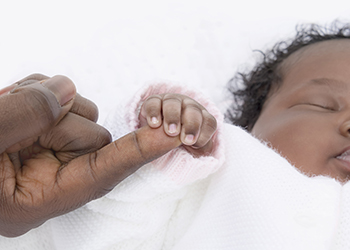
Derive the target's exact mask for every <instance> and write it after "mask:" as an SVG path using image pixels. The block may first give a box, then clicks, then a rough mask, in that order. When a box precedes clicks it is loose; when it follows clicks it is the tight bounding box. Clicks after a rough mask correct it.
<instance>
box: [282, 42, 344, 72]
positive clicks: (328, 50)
mask: <svg viewBox="0 0 350 250" xmlns="http://www.w3.org/2000/svg"><path fill="white" fill-rule="evenodd" d="M344 50H348V51H350V39H345V38H340V39H332V40H325V41H320V42H316V43H313V44H309V45H306V46H304V47H301V48H300V49H298V50H296V51H295V52H293V53H292V54H290V55H289V56H288V57H287V58H286V59H284V60H283V61H282V63H281V64H280V67H279V69H280V70H281V72H282V74H283V73H285V72H287V71H288V70H290V69H291V68H292V67H294V66H295V65H296V64H297V63H299V62H300V61H301V60H303V59H305V58H307V57H310V56H315V55H320V54H328V55H329V54H332V53H337V52H339V51H344Z"/></svg>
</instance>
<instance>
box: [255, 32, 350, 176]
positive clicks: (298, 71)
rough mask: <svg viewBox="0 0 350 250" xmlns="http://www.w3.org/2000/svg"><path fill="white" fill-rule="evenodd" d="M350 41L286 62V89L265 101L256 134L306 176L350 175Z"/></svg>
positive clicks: (322, 45)
mask: <svg viewBox="0 0 350 250" xmlns="http://www.w3.org/2000/svg"><path fill="white" fill-rule="evenodd" d="M349 58H350V41H349V40H348V39H341V40H330V41H324V42H319V43H316V44H313V45H309V46H307V47H305V48H303V49H300V50H299V51H297V52H295V53H294V54H292V55H291V56H290V57H289V58H287V59H286V60H285V62H284V63H283V64H282V76H283V79H282V80H283V81H282V85H281V86H280V87H279V88H278V89H275V90H273V92H272V93H271V96H270V97H269V98H268V100H267V102H266V103H265V105H264V107H263V110H262V112H261V114H260V117H259V119H258V120H257V122H256V124H255V125H254V127H253V130H252V134H254V135H255V136H256V137H258V138H259V139H261V140H264V141H267V142H269V143H270V145H271V146H272V147H273V148H275V149H277V150H278V151H279V152H280V153H281V154H282V155H283V156H285V157H286V158H287V159H288V160H289V161H290V162H291V163H292V164H294V165H295V166H296V167H297V168H299V169H300V170H301V171H302V172H304V173H306V174H308V175H310V176H312V175H326V176H330V177H332V178H335V179H338V180H339V181H340V182H343V183H344V182H347V181H348V180H349V177H350V59H349Z"/></svg>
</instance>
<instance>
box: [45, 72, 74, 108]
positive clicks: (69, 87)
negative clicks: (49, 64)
mask: <svg viewBox="0 0 350 250" xmlns="http://www.w3.org/2000/svg"><path fill="white" fill-rule="evenodd" d="M40 83H41V84H42V85H43V86H45V87H46V88H48V89H49V90H50V91H51V92H52V93H53V94H54V95H55V96H56V98H57V101H58V102H59V103H60V105H61V106H64V105H65V104H67V103H68V102H69V101H70V100H72V99H73V98H74V97H75V95H76V89H75V85H74V83H73V82H72V81H71V80H70V79H69V78H67V77H63V76H54V77H52V78H50V79H47V80H43V81H41V82H40Z"/></svg>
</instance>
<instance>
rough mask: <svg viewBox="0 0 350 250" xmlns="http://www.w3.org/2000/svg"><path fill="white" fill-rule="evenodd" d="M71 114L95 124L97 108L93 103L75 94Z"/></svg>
mask: <svg viewBox="0 0 350 250" xmlns="http://www.w3.org/2000/svg"><path fill="white" fill-rule="evenodd" d="M69 112H71V113H74V114H77V115H79V116H82V117H84V118H86V119H89V120H90V121H93V122H97V119H98V108H97V106H96V104H95V103H93V102H92V101H90V100H89V99H86V98H84V97H82V96H81V95H79V94H77V95H76V97H75V99H74V103H73V106H72V108H71V109H70V111H69Z"/></svg>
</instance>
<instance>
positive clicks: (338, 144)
mask: <svg viewBox="0 0 350 250" xmlns="http://www.w3.org/2000/svg"><path fill="white" fill-rule="evenodd" d="M349 38H350V26H349V25H344V26H342V27H340V24H339V23H334V24H333V25H332V26H331V27H330V28H322V27H320V26H317V25H311V26H303V27H301V28H299V31H298V33H297V35H296V37H295V39H293V40H292V41H284V42H282V43H278V44H277V45H276V46H275V47H273V49H272V50H270V51H268V52H267V53H265V54H264V57H263V61H262V62H260V63H258V64H257V65H256V66H255V67H254V69H253V70H252V71H251V72H249V73H240V74H238V75H237V77H235V78H233V79H232V80H231V81H230V83H229V89H230V91H231V92H232V94H233V96H234V102H233V104H232V106H231V108H230V109H229V111H228V113H227V119H228V121H230V122H231V123H232V124H233V125H230V124H224V123H223V115H221V113H220V112H219V110H218V109H217V108H216V107H215V105H214V104H213V103H212V102H211V101H210V100H208V99H207V98H205V97H203V96H202V95H201V94H199V93H197V92H193V91H190V90H187V89H185V88H184V87H177V86H172V85H170V84H158V85H154V86H151V87H148V88H146V89H144V90H142V91H140V92H139V93H138V94H137V95H136V96H135V97H134V98H133V99H132V100H131V101H130V102H129V103H126V104H124V106H123V107H122V108H118V109H117V110H116V112H115V114H114V115H113V116H111V117H110V118H109V119H108V120H107V121H106V126H107V127H108V128H109V130H110V131H111V133H112V135H113V137H114V139H116V138H118V137H120V136H122V135H124V134H126V133H127V132H129V131H132V130H135V129H137V128H139V127H140V126H150V127H151V128H158V127H160V126H161V125H163V127H164V130H165V132H166V133H167V134H168V135H169V136H178V135H180V139H181V141H182V143H183V145H182V146H181V147H179V148H176V149H175V150H172V151H171V152H169V153H167V154H166V155H164V156H163V157H160V158H159V159H157V160H155V161H153V162H152V163H149V164H147V165H145V166H144V167H142V168H141V169H139V170H138V171H137V172H136V173H135V174H133V175H131V176H130V177H128V178H127V179H126V180H124V181H123V182H122V183H121V184H120V185H119V186H117V187H116V188H115V189H114V190H112V191H111V192H110V193H109V194H107V195H106V196H105V197H103V198H101V199H99V200H96V201H92V202H90V203H89V204H87V205H86V206H84V207H82V208H80V209H78V210H76V211H73V212H71V213H70V214H67V215H63V216H60V217H58V218H55V219H52V220H51V221H49V222H47V223H46V224H45V225H43V226H42V227H41V228H38V229H36V230H33V231H31V232H30V233H29V234H27V235H24V236H23V242H28V241H29V240H28V239H31V241H35V242H36V249H75V250H76V249H143V250H147V249H152V250H155V249H175V250H184V249H191V250H194V249H201V250H202V249H247V250H248V249H249V250H250V249H259V250H261V249H269V250H270V249H279V250H280V249H308V250H310V249H318V250H320V249H350V238H349V235H350V210H349V207H350V184H348V183H347V181H348V180H349V177H350V98H349V97H350V81H349V79H350V39H349ZM213 116H214V117H215V118H216V120H217V123H216V122H215V120H214V119H213ZM216 126H217V129H216V130H215V128H216ZM26 237H27V238H26ZM5 246H6V247H7V248H6V249H11V247H9V246H10V245H5ZM22 247H23V246H22ZM12 249H15V248H12ZM21 249H26V248H25V247H24V248H21ZM27 249H30V248H27Z"/></svg>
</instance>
